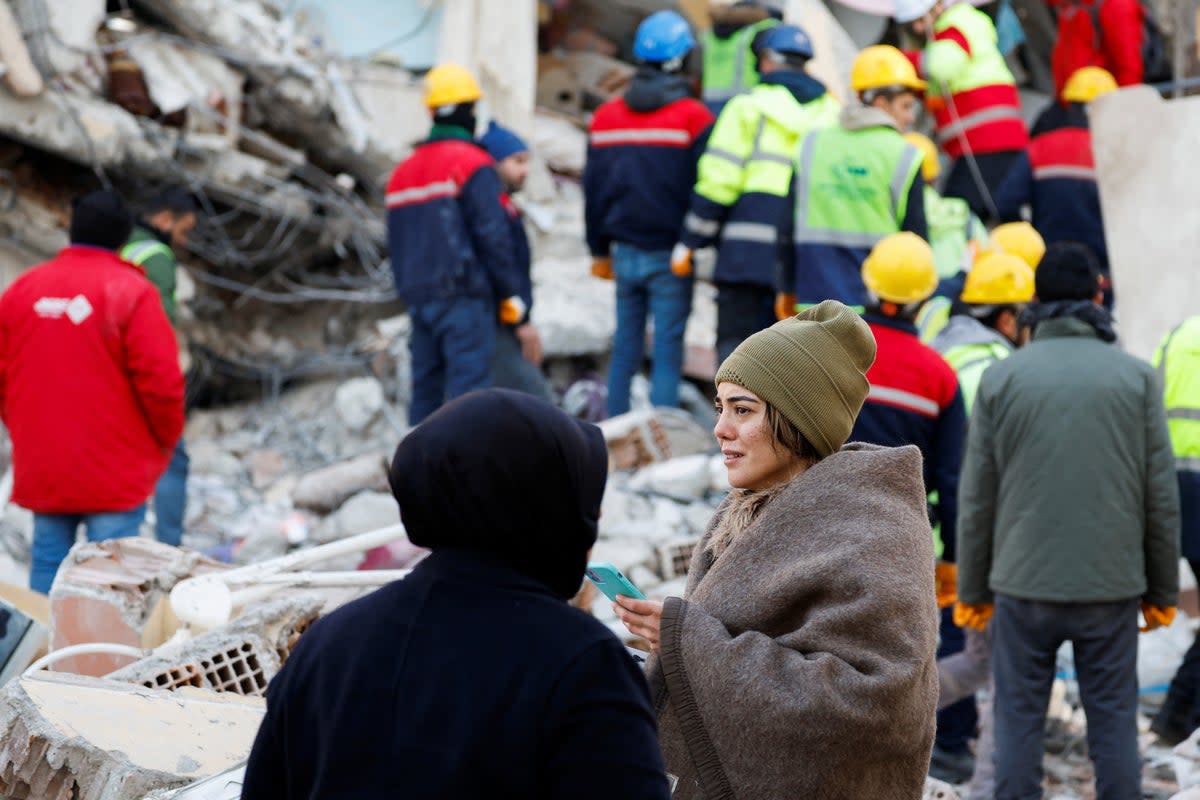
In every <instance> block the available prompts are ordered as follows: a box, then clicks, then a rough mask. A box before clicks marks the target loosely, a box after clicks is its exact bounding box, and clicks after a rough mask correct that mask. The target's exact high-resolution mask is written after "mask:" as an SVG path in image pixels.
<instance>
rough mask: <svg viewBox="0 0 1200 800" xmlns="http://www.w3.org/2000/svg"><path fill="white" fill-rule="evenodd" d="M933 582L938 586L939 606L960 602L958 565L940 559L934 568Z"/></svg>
mask: <svg viewBox="0 0 1200 800" xmlns="http://www.w3.org/2000/svg"><path fill="white" fill-rule="evenodd" d="M933 584H934V586H935V587H936V588H937V604H938V608H949V607H950V606H952V605H954V604H955V603H957V602H958V565H956V564H951V563H950V562H949V561H939V562H937V564H936V565H935V566H934V568H933Z"/></svg>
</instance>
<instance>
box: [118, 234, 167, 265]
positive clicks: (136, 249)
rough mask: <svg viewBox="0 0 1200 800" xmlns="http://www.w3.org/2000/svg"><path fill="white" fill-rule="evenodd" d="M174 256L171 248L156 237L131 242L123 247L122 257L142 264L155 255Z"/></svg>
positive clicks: (132, 262) (130, 261)
mask: <svg viewBox="0 0 1200 800" xmlns="http://www.w3.org/2000/svg"><path fill="white" fill-rule="evenodd" d="M159 254H161V255H165V256H171V257H174V255H175V254H174V253H173V252H172V251H171V248H169V247H167V246H166V245H165V244H163V243H162V242H159V241H156V240H154V239H143V240H142V241H140V242H130V243H129V244H127V245H125V247H123V248H122V249H121V258H123V259H125V260H126V261H128V262H129V263H131V264H136V265H137V266H139V267H140V266H142V265H143V264H145V263H146V262H147V261H149V260H150V259H151V258H152V257H154V256H155V255H159Z"/></svg>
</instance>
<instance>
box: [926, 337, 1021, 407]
mask: <svg viewBox="0 0 1200 800" xmlns="http://www.w3.org/2000/svg"><path fill="white" fill-rule="evenodd" d="M1011 354H1012V348H1010V347H1005V346H1004V345H1003V344H1001V343H1000V342H986V343H980V344H964V345H959V346H958V347H952V348H950V349H949V350H947V351H946V352H945V353H942V358H944V359H946V363H948V364H949V365H950V366H951V367H953V368H954V371H955V372H956V373H957V374H958V388H959V390H960V391H962V396H963V404H964V405H966V407H967V415H968V416H970V414H971V408H972V406H974V405H975V393H976V392H978V391H979V381H980V380H982V379H983V372H984V370H986V369H987V368H988V367H990V366H991V365H992V364H995V363H996V362H997V361H1001V360H1003V359H1005V358H1008V357H1009V355H1011Z"/></svg>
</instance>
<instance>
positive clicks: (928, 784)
mask: <svg viewBox="0 0 1200 800" xmlns="http://www.w3.org/2000/svg"><path fill="white" fill-rule="evenodd" d="M922 798H923V800H958V792H956V791H954V787H953V786H951V785H950V784H948V783H943V782H942V781H939V780H935V779H933V778H926V779H925V794H923V795H922Z"/></svg>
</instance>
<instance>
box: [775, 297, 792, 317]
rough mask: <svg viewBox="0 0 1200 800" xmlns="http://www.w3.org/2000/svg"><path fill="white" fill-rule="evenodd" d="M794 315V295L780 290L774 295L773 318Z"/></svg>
mask: <svg viewBox="0 0 1200 800" xmlns="http://www.w3.org/2000/svg"><path fill="white" fill-rule="evenodd" d="M794 316H796V295H794V294H784V293H782V292H780V293H779V294H777V295H775V319H787V318H789V317H794Z"/></svg>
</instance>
